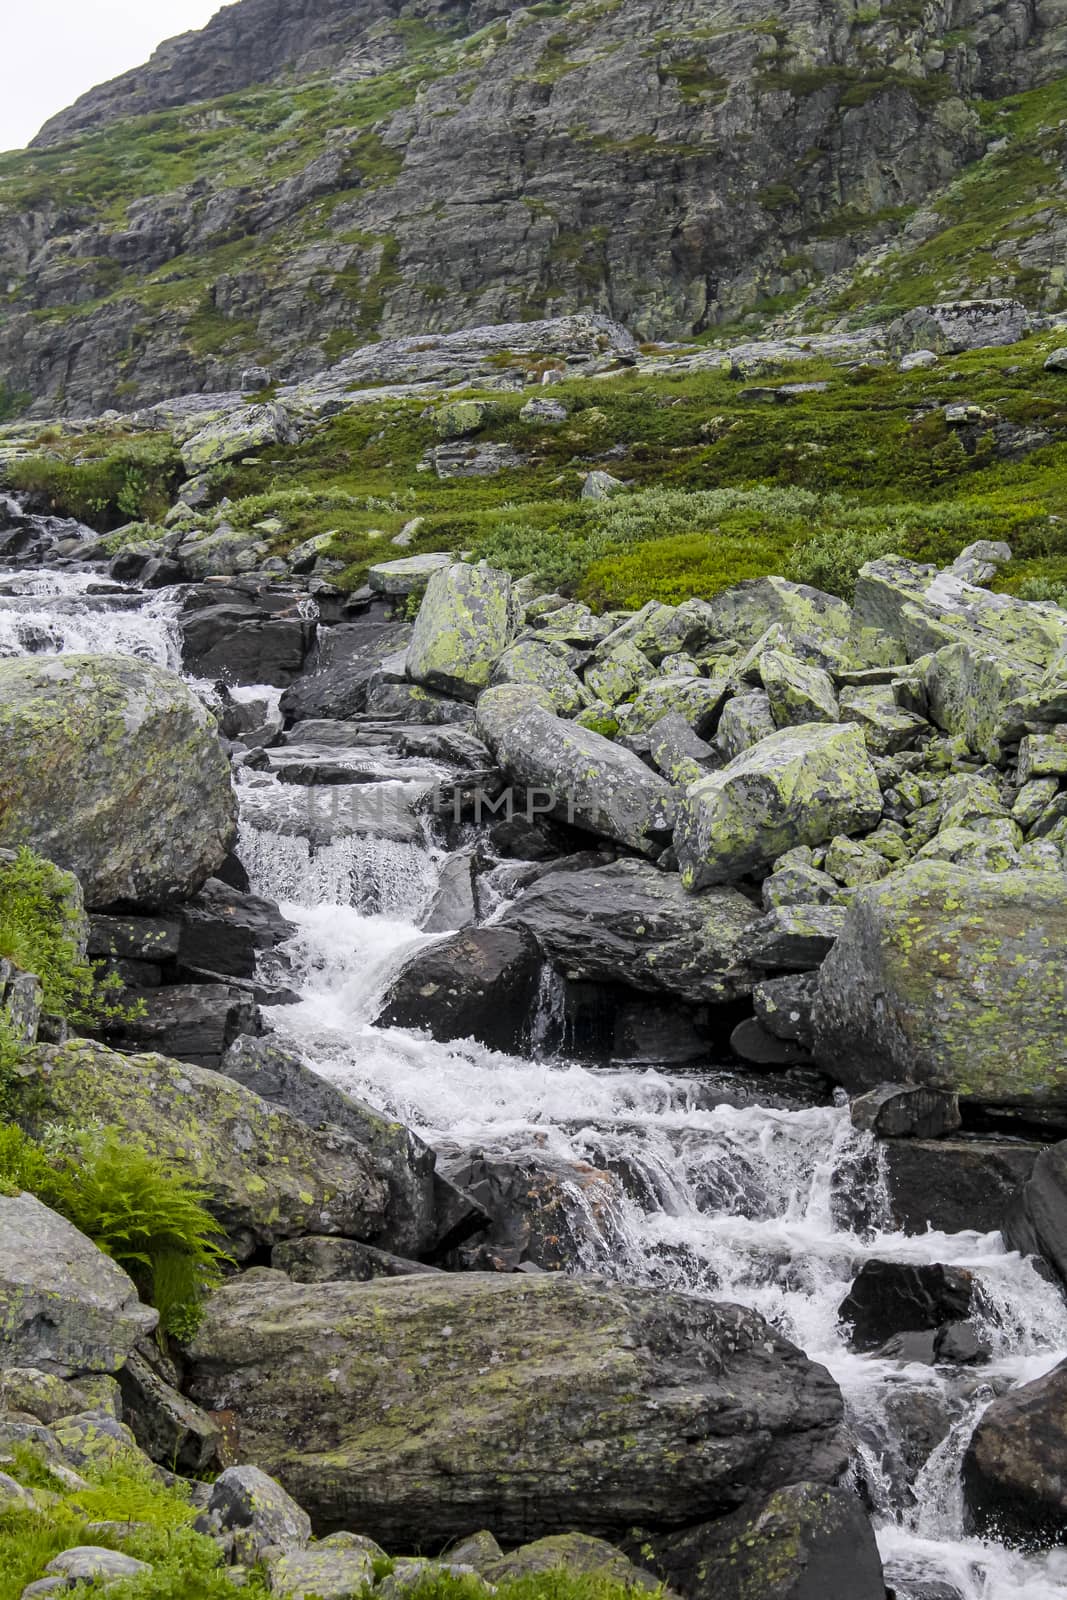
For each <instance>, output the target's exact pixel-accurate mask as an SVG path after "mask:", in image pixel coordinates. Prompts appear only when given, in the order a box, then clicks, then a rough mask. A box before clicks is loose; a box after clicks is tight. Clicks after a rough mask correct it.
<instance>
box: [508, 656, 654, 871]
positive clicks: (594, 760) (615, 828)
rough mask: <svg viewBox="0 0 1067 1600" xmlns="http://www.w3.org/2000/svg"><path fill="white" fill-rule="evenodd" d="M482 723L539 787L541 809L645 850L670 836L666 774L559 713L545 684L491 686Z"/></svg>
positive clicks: (517, 779) (523, 776)
mask: <svg viewBox="0 0 1067 1600" xmlns="http://www.w3.org/2000/svg"><path fill="white" fill-rule="evenodd" d="M477 729H478V733H479V736H480V737H481V738H482V739H484V740H485V742H486V744H487V745H488V746H489V748H490V750H491V751H492V752H493V755H494V756H495V757H496V760H497V761H498V762H499V764H500V766H501V767H502V768H503V770H504V772H505V774H506V776H507V777H508V778H510V779H511V781H512V782H513V783H515V784H520V785H522V786H523V787H524V788H525V789H527V790H532V791H534V792H535V795H536V799H537V804H538V806H539V808H540V809H541V810H542V811H543V812H545V813H547V814H551V815H552V816H555V817H559V818H560V819H561V820H563V821H567V822H572V823H575V824H576V825H577V826H578V827H580V828H588V829H589V830H590V831H591V832H593V833H600V834H604V835H606V836H607V837H608V838H609V839H616V840H618V841H619V843H620V844H628V845H630V846H631V847H632V848H633V849H635V850H638V851H640V852H641V853H642V854H643V855H652V854H655V853H656V851H657V849H658V848H661V847H662V845H663V844H665V843H666V841H667V838H668V836H669V834H670V830H671V826H672V824H673V820H674V805H675V802H674V796H673V794H672V791H671V787H670V785H669V784H668V783H667V781H666V780H665V779H664V778H661V777H660V775H659V774H658V773H656V772H650V771H649V769H648V768H647V767H646V766H645V765H644V763H643V762H642V761H641V760H640V759H639V758H638V757H637V756H635V755H633V754H631V752H630V751H628V750H624V749H623V748H621V747H620V746H619V745H616V744H613V743H612V742H611V740H610V739H606V738H604V737H603V736H602V735H601V734H599V733H596V732H594V731H593V730H592V729H591V728H583V727H582V726H581V725H580V724H579V723H576V722H567V721H564V719H563V718H561V717H558V716H556V714H555V711H554V709H553V707H552V702H551V701H550V700H549V698H548V696H547V695H546V694H545V693H544V691H543V690H540V689H537V688H533V687H530V688H527V687H525V686H522V685H510V684H509V685H502V686H501V687H500V688H496V689H490V690H488V691H487V692H486V693H485V694H483V695H482V696H481V698H480V700H479V701H478V716H477Z"/></svg>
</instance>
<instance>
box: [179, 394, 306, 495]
mask: <svg viewBox="0 0 1067 1600" xmlns="http://www.w3.org/2000/svg"><path fill="white" fill-rule="evenodd" d="M298 438H299V428H298V426H297V423H296V421H295V420H294V418H293V417H292V416H291V415H290V413H289V412H288V411H287V410H286V409H285V407H284V406H281V405H278V404H277V403H276V402H274V401H268V402H267V403H266V404H264V405H256V406H242V407H240V408H239V409H238V410H235V411H230V412H225V413H222V414H221V415H219V416H216V417H212V418H211V420H210V421H209V422H207V423H205V425H204V426H203V427H202V428H200V429H199V430H198V431H197V432H196V433H194V434H192V435H191V437H190V438H188V439H186V441H185V443H184V444H183V445H182V447H181V454H182V461H183V462H184V464H185V470H186V471H187V472H188V474H189V476H190V477H191V478H192V477H195V476H196V474H197V473H200V472H206V471H207V469H208V468H209V467H215V466H218V465H219V463H220V462H222V461H234V460H237V459H238V458H239V457H240V456H245V455H251V454H252V452H253V451H254V450H262V449H264V448H265V447H266V446H267V445H272V444H293V443H294V442H295V441H296V439H298Z"/></svg>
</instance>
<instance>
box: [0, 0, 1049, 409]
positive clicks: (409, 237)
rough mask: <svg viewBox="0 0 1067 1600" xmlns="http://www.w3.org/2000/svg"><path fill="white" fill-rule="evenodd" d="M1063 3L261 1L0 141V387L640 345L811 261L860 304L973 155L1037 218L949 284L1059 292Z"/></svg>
mask: <svg viewBox="0 0 1067 1600" xmlns="http://www.w3.org/2000/svg"><path fill="white" fill-rule="evenodd" d="M1065 18H1067V7H1065V6H1064V3H1063V0H938V3H936V4H931V5H927V6H921V5H919V4H914V3H912V0H882V3H881V4H880V5H877V4H876V5H870V6H864V7H856V6H853V5H852V4H851V3H850V0H832V3H825V0H821V3H820V0H797V3H795V4H791V5H789V6H788V7H784V8H783V7H781V6H777V7H776V6H775V5H774V4H773V3H772V0H628V3H626V4H618V3H613V0H578V3H574V4H571V5H567V6H559V5H551V6H547V5H542V6H533V7H530V8H525V9H521V8H518V7H516V6H514V5H507V4H504V3H502V0H475V3H473V4H468V3H458V0H457V3H453V0H413V3H403V0H367V3H365V4H361V5H360V6H358V7H355V8H354V7H350V6H345V5H342V4H340V3H338V0H302V3H301V4H299V5H297V6H282V5H280V3H279V0H241V3H240V4H237V5H234V6H230V7H227V8H226V9H225V10H223V11H222V12H221V13H220V14H219V16H218V17H217V18H216V19H215V20H214V21H213V22H212V23H211V24H210V25H209V26H208V27H207V28H206V29H204V30H203V32H202V33H199V34H193V35H186V36H185V37H184V38H182V39H179V40H175V41H171V42H170V43H169V44H168V45H165V46H163V47H162V48H161V49H160V51H158V52H157V54H156V56H155V57H154V58H153V60H152V62H150V63H149V65H148V66H147V67H145V68H144V69H142V70H141V71H139V72H135V73H132V74H127V75H126V77H125V78H123V79H120V80H117V81H116V83H114V84H111V85H105V86H104V87H103V88H101V89H98V90H94V91H93V92H92V94H90V95H88V96H86V97H84V98H83V100H81V101H80V102H79V103H78V104H77V105H76V106H75V107H73V108H72V109H71V111H69V112H67V113H64V114H63V115H62V116H61V117H59V118H56V119H55V120H54V121H53V122H52V123H50V124H49V125H48V126H47V127H46V129H45V130H44V131H43V132H42V134H41V136H40V140H39V141H38V142H39V145H40V146H41V148H40V149H38V150H35V151H31V152H29V153H27V154H25V155H21V156H14V157H7V158H4V160H3V161H2V162H0V281H3V282H4V284H5V287H6V291H7V293H6V298H5V299H4V300H3V301H2V302H0V406H2V405H3V404H4V403H5V401H4V397H5V395H6V404H7V406H8V408H9V409H14V408H15V406H16V404H25V403H26V402H27V400H30V399H32V400H33V401H34V402H35V403H36V408H37V410H38V411H42V412H51V411H56V410H63V409H66V410H68V411H74V412H79V411H81V412H84V411H87V410H99V409H100V408H101V407H104V406H107V405H114V404H116V403H121V404H123V405H124V406H127V405H128V404H129V403H130V401H131V400H138V399H142V400H145V399H154V398H158V397H160V396H161V395H164V394H168V393H174V392H176V391H180V390H189V389H194V390H195V389H202V388H218V387H228V386H231V385H233V384H235V383H236V382H238V381H239V379H240V374H241V373H242V371H243V370H244V369H245V368H247V367H249V366H250V365H255V364H266V365H268V366H269V367H271V368H272V369H273V370H274V372H276V373H277V374H280V375H281V374H283V375H285V376H300V375H302V374H305V373H307V372H309V371H312V370H315V369H317V368H321V367H322V366H324V365H327V364H329V363H330V362H332V361H335V360H336V359H338V358H339V357H340V356H343V355H344V354H345V353H346V351H348V350H349V349H351V348H354V347H355V346H356V345H358V344H361V343H365V342H366V340H367V339H368V337H374V336H375V335H377V334H381V335H397V334H404V333H412V332H418V331H421V330H424V329H425V330H440V329H446V328H455V327H469V326H472V325H475V324H477V323H479V322H486V321H505V320H523V319H526V318H530V317H534V316H538V315H544V314H556V313H560V312H565V311H570V310H573V309H576V308H586V309H591V310H596V311H600V312H603V313H607V314H609V315H611V316H613V317H615V318H617V319H619V320H621V321H623V322H625V323H627V324H628V325H630V326H631V327H633V328H634V330H635V331H636V332H637V333H638V334H639V335H641V336H644V337H646V338H661V337H664V336H666V337H679V336H682V337H685V336H692V335H698V334H700V333H702V332H704V331H705V330H708V329H711V328H714V327H716V326H718V325H720V324H722V323H725V322H729V321H733V320H736V319H738V318H740V317H743V316H744V315H746V314H749V313H752V312H759V313H762V314H766V313H767V312H768V311H774V310H780V309H785V308H787V307H789V306H792V305H795V304H796V303H797V302H798V301H800V302H803V300H804V299H805V297H806V296H808V295H810V294H811V293H812V292H813V291H820V286H822V287H821V293H822V296H823V303H822V304H821V305H820V311H821V314H822V315H823V316H824V317H825V316H826V315H833V314H836V313H838V312H839V311H840V310H841V309H848V310H855V309H857V308H859V307H860V305H861V304H862V302H863V300H864V295H863V291H862V289H861V290H860V291H859V292H858V293H857V292H856V290H855V284H856V283H857V282H860V283H862V281H863V280H862V279H859V280H857V279H856V278H855V275H854V266H855V263H856V262H857V260H860V259H861V258H862V257H863V255H864V252H865V251H869V250H871V249H872V248H874V249H875V250H876V252H877V251H878V249H879V248H881V249H882V250H883V251H884V247H885V245H886V243H887V241H890V240H893V239H894V238H895V237H896V236H897V235H900V233H901V230H902V229H904V228H911V229H913V230H914V229H916V228H917V229H918V232H917V233H916V234H914V235H913V237H912V242H913V243H916V242H917V244H918V245H919V246H921V248H922V249H923V250H924V251H926V252H927V253H929V250H930V249H931V248H932V247H931V245H930V242H929V241H930V240H931V239H934V240H935V241H936V239H937V238H938V237H939V236H940V235H941V234H942V233H943V232H944V231H945V230H946V229H947V228H949V227H950V226H951V224H952V217H951V215H947V214H944V213H943V212H939V211H938V210H937V209H936V204H935V203H939V202H940V200H941V198H942V197H943V196H944V195H945V194H946V193H948V194H949V195H950V196H951V189H950V187H949V186H951V184H952V183H953V182H954V180H955V179H956V178H957V177H958V176H959V174H960V173H962V172H967V173H968V174H970V173H971V171H972V168H973V169H974V171H976V172H978V174H979V178H980V179H983V181H985V182H986V187H987V188H988V189H989V190H990V192H991V193H993V194H995V195H996V196H997V197H998V198H997V199H996V202H995V204H996V206H998V207H1001V208H1003V207H1009V209H1010V208H1011V207H1015V208H1016V209H1017V210H1018V211H1019V212H1020V215H1021V217H1022V221H1021V223H1019V225H1020V226H1021V227H1022V229H1023V233H1022V234H1021V235H1020V234H1019V233H1018V230H1017V229H1014V230H1012V229H1007V223H1008V222H1011V223H1012V224H1014V223H1016V222H1018V221H1019V219H1018V217H1016V216H1015V214H1014V212H1013V213H1012V215H1011V217H1003V216H999V215H998V219H997V222H992V221H991V222H990V225H989V232H990V233H991V234H993V233H995V231H996V226H997V225H998V223H999V224H1000V225H1003V226H1004V227H1005V229H1007V234H1008V242H1007V245H1006V246H1005V248H1004V249H1001V250H1000V251H999V252H998V251H995V250H994V251H989V250H987V249H986V245H987V243H988V241H987V240H985V239H983V240H982V249H981V250H977V247H976V245H975V243H974V241H973V240H972V241H971V242H970V244H969V245H968V246H967V247H966V248H965V249H964V251H963V253H962V255H961V253H960V251H959V250H953V249H949V250H947V251H946V252H945V255H946V257H947V260H946V261H939V262H937V263H936V264H935V267H934V268H933V269H932V271H931V272H930V273H927V275H926V277H927V278H929V279H931V280H932V282H933V286H934V288H935V290H941V289H944V290H946V291H949V292H952V293H958V292H960V291H961V290H963V291H964V292H975V291H985V292H996V291H997V290H1003V289H1005V288H1019V287H1022V288H1023V289H1025V290H1028V291H1029V297H1030V299H1031V301H1032V302H1033V303H1035V304H1038V305H1043V306H1045V307H1049V306H1056V305H1057V304H1058V303H1059V297H1060V292H1061V286H1062V246H1063V238H1064V233H1063V221H1062V218H1063V211H1064V208H1065V206H1067V198H1065V196H1064V192H1063V179H1062V161H1061V160H1060V159H1059V157H1060V151H1059V149H1058V144H1059V142H1060V140H1059V135H1058V133H1057V132H1056V127H1057V124H1058V120H1059V116H1060V114H1062V113H1061V109H1060V108H1058V101H1057V99H1056V97H1057V96H1058V95H1059V94H1060V90H1061V86H1060V85H1059V83H1058V79H1059V77H1060V75H1061V74H1063V73H1067V21H1065V20H1064V19H1065ZM1020 94H1021V95H1022V96H1023V99H1022V100H1021V101H1015V100H1013V101H1011V102H1009V104H1008V105H1007V106H1002V107H1001V108H1000V109H998V108H997V103H998V102H1003V101H1004V99H1005V97H1007V96H1018V95H1020ZM1028 95H1029V98H1027V96H1028ZM1035 95H1036V97H1037V98H1036V99H1035ZM1046 101H1047V102H1048V103H1047V104H1046ZM1020 107H1022V109H1020ZM131 111H134V112H136V113H140V115H138V116H137V117H136V118H135V120H132V121H125V122H118V121H116V120H115V119H116V118H117V117H119V116H124V117H128V116H129V114H130V112H131ZM1017 153H1018V154H1019V156H1020V159H1022V158H1023V157H1025V160H1024V161H1023V164H1022V166H1021V167H1020V168H1019V170H1016V169H1015V168H1014V167H1012V168H1011V170H1010V171H1005V170H1003V169H1004V166H1005V163H1006V162H1010V161H1014V159H1015V156H1016V154H1017ZM975 163H978V164H979V165H978V166H977V167H974V164H975ZM998 164H999V165H998ZM983 175H984V178H983ZM983 192H985V191H983ZM1038 195H1039V196H1040V197H1041V200H1042V206H1041V207H1039V206H1037V205H1035V204H1033V203H1032V197H1037V196H1038ZM991 204H992V202H991ZM973 205H974V200H973V195H972V197H971V200H970V206H971V208H972V214H973ZM932 206H933V207H934V209H933V210H932V209H931V207H932ZM905 237H907V235H906V236H905ZM1054 263H1058V266H1059V269H1060V270H1059V281H1058V282H1057V280H1056V274H1055V271H1054V270H1053V266H1054ZM918 280H919V281H921V283H922V286H923V287H924V288H925V287H927V283H926V279H924V278H923V277H922V274H921V273H920V274H918ZM827 285H829V286H830V291H832V292H829V291H828V290H827ZM893 287H894V285H893V281H892V274H890V280H889V282H888V284H884V283H881V282H880V283H879V285H878V288H879V293H880V294H881V295H885V296H887V297H888V298H889V299H890V300H892V299H893V298H894V296H893ZM910 292H911V291H909V293H910ZM916 292H918V291H917V290H916Z"/></svg>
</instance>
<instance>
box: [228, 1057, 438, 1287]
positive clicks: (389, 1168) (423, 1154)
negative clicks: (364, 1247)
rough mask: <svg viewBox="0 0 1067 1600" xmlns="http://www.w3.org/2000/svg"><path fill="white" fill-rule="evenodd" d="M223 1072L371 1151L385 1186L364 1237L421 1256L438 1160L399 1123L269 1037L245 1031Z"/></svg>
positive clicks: (431, 1218) (429, 1231)
mask: <svg viewBox="0 0 1067 1600" xmlns="http://www.w3.org/2000/svg"><path fill="white" fill-rule="evenodd" d="M221 1070H222V1072H223V1073H225V1075H226V1076H227V1077H230V1078H233V1079H235V1080H236V1081H237V1082H238V1083H242V1084H243V1085H244V1086H245V1088H246V1089H250V1090H251V1091H252V1092H253V1094H257V1095H259V1096H260V1097H261V1098H262V1099H264V1100H267V1101H269V1102H270V1103H271V1104H274V1105H280V1106H284V1107H285V1109H286V1110H287V1111H290V1112H292V1114H293V1116H295V1117H297V1118H299V1120H300V1121H301V1122H303V1123H306V1124H307V1125H308V1127H310V1128H321V1127H323V1126H324V1125H330V1126H333V1127H335V1128H340V1129H341V1130H342V1132H344V1133H346V1134H348V1135H349V1136H350V1137H351V1138H353V1139H355V1140H357V1141H358V1143H359V1144H361V1145H363V1146H364V1147H365V1148H366V1149H367V1150H368V1151H369V1152H371V1154H372V1156H373V1160H374V1165H375V1168H376V1170H377V1173H378V1175H379V1177H380V1178H382V1179H383V1180H384V1181H385V1183H386V1184H387V1185H388V1188H389V1203H388V1207H387V1218H386V1221H385V1224H384V1226H383V1227H382V1228H381V1229H380V1230H378V1231H377V1232H376V1233H374V1234H373V1235H370V1234H368V1235H367V1237H368V1238H373V1242H374V1243H376V1244H379V1245H381V1246H383V1247H384V1248H385V1249H386V1250H395V1251H397V1252H399V1253H400V1254H401V1255H419V1254H421V1253H422V1252H423V1251H424V1250H429V1249H431V1248H432V1247H433V1246H434V1245H435V1244H436V1242H437V1225H436V1220H435V1215H434V1211H435V1203H436V1202H435V1194H434V1168H435V1166H436V1157H435V1155H434V1153H433V1151H432V1150H431V1149H430V1148H429V1146H428V1145H425V1144H423V1142H422V1140H421V1139H419V1138H417V1137H416V1135H415V1134H413V1133H412V1132H411V1131H410V1130H409V1129H408V1128H405V1127H404V1126H403V1124H402V1123H398V1122H394V1121H391V1120H390V1119H389V1118H388V1117H385V1116H383V1115H382V1113H381V1112H379V1111H375V1110H374V1108H373V1106H369V1105H367V1104H366V1103H365V1102H364V1101H362V1100H357V1099H356V1098H355V1096H354V1095H350V1094H346V1093H345V1092H344V1090H342V1089H339V1088H337V1086H336V1085H335V1084H332V1083H329V1082H327V1080H326V1079H325V1078H320V1077H319V1075H318V1074H317V1073H316V1072H313V1071H312V1070H311V1068H310V1067H308V1066H305V1065H304V1063H303V1062H302V1061H301V1060H300V1059H299V1058H298V1057H297V1056H295V1055H294V1054H293V1053H292V1051H290V1050H286V1049H285V1048H284V1047H283V1046H281V1045H279V1044H277V1043H276V1042H275V1041H273V1040H271V1039H252V1038H249V1037H248V1036H247V1035H246V1036H245V1037H243V1038H241V1039H238V1040H236V1041H235V1042H234V1044H232V1045H231V1046H230V1048H229V1050H227V1052H226V1054H225V1056H224V1058H223V1061H222V1067H221Z"/></svg>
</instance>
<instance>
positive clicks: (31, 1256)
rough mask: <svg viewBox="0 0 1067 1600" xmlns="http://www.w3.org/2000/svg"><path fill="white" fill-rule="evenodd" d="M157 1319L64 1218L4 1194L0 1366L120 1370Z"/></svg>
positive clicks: (0, 1209) (0, 1205)
mask: <svg viewBox="0 0 1067 1600" xmlns="http://www.w3.org/2000/svg"><path fill="white" fill-rule="evenodd" d="M158 1321H159V1316H158V1313H157V1312H155V1311H152V1310H151V1309H150V1308H149V1307H148V1306H143V1305H142V1304H141V1303H140V1301H139V1300H138V1298H137V1290H136V1289H135V1288H134V1286H133V1284H132V1283H131V1282H130V1280H129V1278H128V1277H127V1276H126V1274H125V1272H123V1270H122V1268H121V1267H120V1266H117V1265H116V1263H115V1262H114V1261H112V1260H111V1258H110V1257H109V1256H106V1255H104V1253H103V1251H101V1250H98V1249H97V1247H96V1245H95V1244H93V1243H92V1242H91V1241H90V1240H89V1239H87V1238H86V1237H85V1235H84V1234H82V1233H79V1232H78V1230H77V1228H75V1227H74V1225H73V1224H72V1223H70V1222H68V1221H67V1220H66V1218H65V1217H60V1216H57V1214H56V1213H55V1212H54V1211H50V1210H49V1209H48V1207H47V1206H44V1205H42V1204H41V1202H40V1201H39V1200H38V1199H36V1198H35V1197H34V1196H33V1195H31V1194H17V1195H0V1367H36V1368H38V1369H39V1370H40V1371H42V1372H46V1373H54V1374H58V1375H59V1376H69V1375H70V1374H72V1373H76V1372H115V1371H116V1370H117V1369H118V1368H119V1367H121V1365H122V1363H123V1362H124V1361H125V1359H126V1357H127V1355H128V1354H129V1352H130V1350H131V1349H132V1347H133V1345H134V1344H136V1342H137V1340H138V1339H139V1338H141V1337H142V1335H144V1334H147V1333H151V1332H152V1329H153V1328H154V1327H155V1325H156V1323H157V1322H158Z"/></svg>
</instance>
